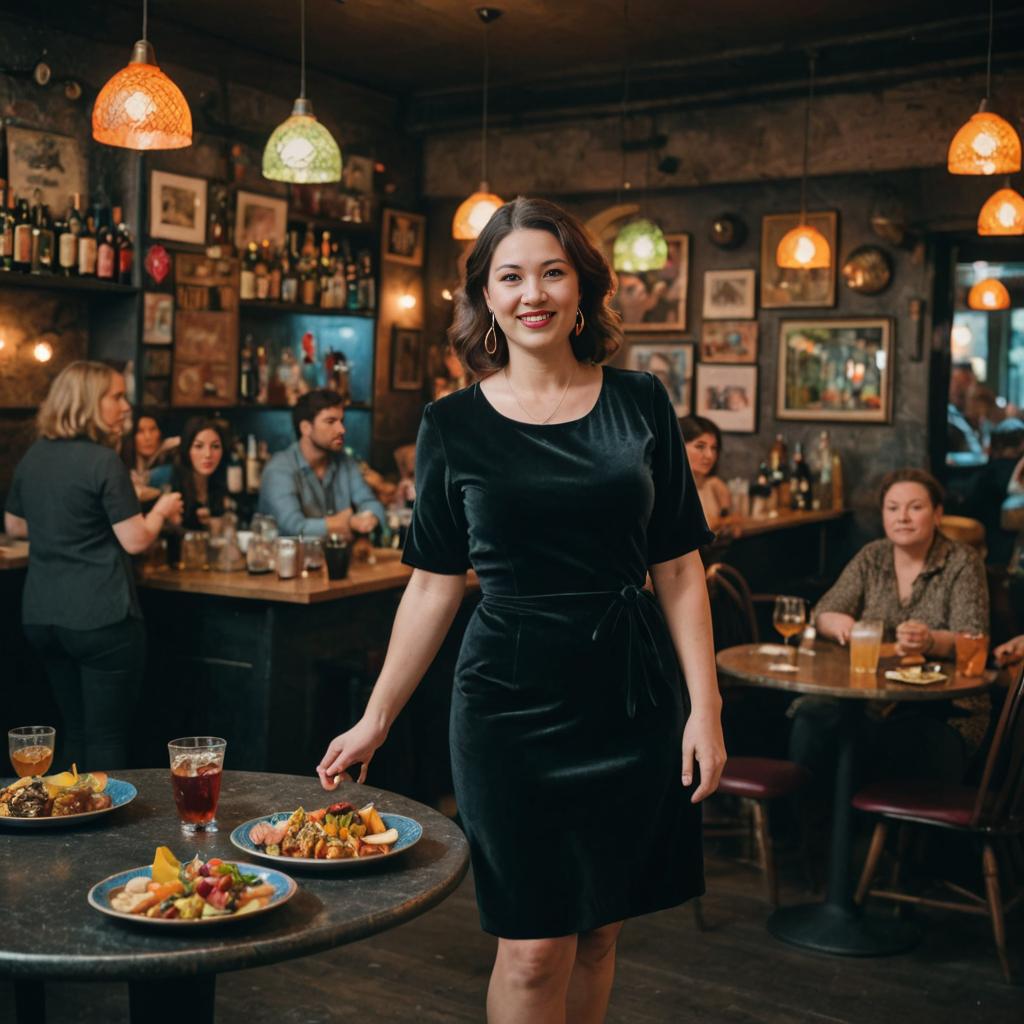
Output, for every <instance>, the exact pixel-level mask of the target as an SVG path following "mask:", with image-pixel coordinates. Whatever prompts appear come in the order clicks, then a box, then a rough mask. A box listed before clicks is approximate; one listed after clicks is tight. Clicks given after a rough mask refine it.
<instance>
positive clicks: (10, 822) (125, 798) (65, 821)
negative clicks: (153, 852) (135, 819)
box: [0, 776, 139, 828]
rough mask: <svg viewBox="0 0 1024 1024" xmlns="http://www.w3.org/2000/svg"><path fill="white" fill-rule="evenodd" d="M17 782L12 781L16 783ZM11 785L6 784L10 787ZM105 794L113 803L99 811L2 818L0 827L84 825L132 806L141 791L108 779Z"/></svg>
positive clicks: (0, 818) (119, 781)
mask: <svg viewBox="0 0 1024 1024" xmlns="http://www.w3.org/2000/svg"><path fill="white" fill-rule="evenodd" d="M14 781H15V780H13V779H12V780H11V782H14ZM10 784H11V783H5V786H6V785H10ZM103 792H104V793H106V794H107V796H109V797H110V799H111V801H112V803H111V805H110V806H109V807H104V808H103V809H102V810H99V811H86V812H85V813H84V814H64V815H59V816H57V817H50V818H2V817H0V827H4V826H10V827H11V828H65V827H67V826H68V825H84V824H85V823H86V822H88V821H92V820H93V819H94V818H100V817H102V816H103V815H104V814H110V813H111V812H112V811H116V810H118V809H119V808H121V807H124V806H126V805H127V804H130V803H131V802H132V801H133V800H134V799H135V798H136V797H137V796H138V795H139V791H138V790H137V789H136V788H135V787H134V786H133V785H132V784H131V783H130V782H125V781H124V780H123V779H112V778H110V777H109V776H108V777H107V785H106V786H105V787H104V789H103Z"/></svg>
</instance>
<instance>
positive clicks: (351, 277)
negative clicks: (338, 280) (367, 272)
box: [345, 249, 359, 310]
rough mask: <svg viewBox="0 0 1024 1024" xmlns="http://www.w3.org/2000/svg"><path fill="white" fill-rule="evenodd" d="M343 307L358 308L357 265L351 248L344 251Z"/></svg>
mask: <svg viewBox="0 0 1024 1024" xmlns="http://www.w3.org/2000/svg"><path fill="white" fill-rule="evenodd" d="M345 308H346V309H351V310H358V309H359V266H358V264H357V263H356V261H355V260H354V259H353V258H352V250H351V249H347V250H346V253H345Z"/></svg>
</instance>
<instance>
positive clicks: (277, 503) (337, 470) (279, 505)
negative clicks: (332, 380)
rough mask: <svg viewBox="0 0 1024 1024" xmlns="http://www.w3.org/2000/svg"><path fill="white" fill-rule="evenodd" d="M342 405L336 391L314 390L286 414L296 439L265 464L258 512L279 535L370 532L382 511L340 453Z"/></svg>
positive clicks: (355, 469) (350, 462)
mask: <svg viewBox="0 0 1024 1024" xmlns="http://www.w3.org/2000/svg"><path fill="white" fill-rule="evenodd" d="M344 418H345V407H344V403H343V401H342V397H341V395H339V394H338V393H337V392H336V391H328V390H326V389H319V390H316V391H309V392H307V393H306V394H304V395H302V396H301V397H300V398H299V401H298V403H297V404H296V405H295V408H294V409H293V410H292V422H293V423H294V424H295V433H296V435H297V436H298V441H296V442H295V443H294V444H293V445H290V446H289V447H288V448H285V450H284V451H281V452H278V453H277V454H276V455H275V456H274V457H273V458H272V459H271V460H270V462H268V463H267V465H266V468H265V469H264V470H263V478H262V480H261V482H260V501H259V511H260V512H262V513H264V514H265V515H272V516H273V517H274V518H275V519H276V520H277V524H278V527H279V529H280V531H281V533H282V534H289V535H293V536H298V535H299V534H305V535H306V536H323V535H324V534H328V533H337V534H340V535H341V536H342V537H344V538H346V539H349V540H350V539H351V537H352V533H353V531H356V532H357V533H370V532H371V531H372V530H373V528H374V527H375V526H376V525H377V524H378V523H379V522H382V521H383V519H384V507H383V506H382V505H381V503H380V502H379V501H378V500H377V498H376V496H375V495H374V493H373V491H372V490H371V489H370V486H369V484H367V483H366V481H365V480H364V479H363V477H362V474H361V473H360V472H359V467H358V466H357V465H356V463H355V461H354V460H353V459H351V458H349V456H348V455H346V454H345V425H344V422H343V420H344Z"/></svg>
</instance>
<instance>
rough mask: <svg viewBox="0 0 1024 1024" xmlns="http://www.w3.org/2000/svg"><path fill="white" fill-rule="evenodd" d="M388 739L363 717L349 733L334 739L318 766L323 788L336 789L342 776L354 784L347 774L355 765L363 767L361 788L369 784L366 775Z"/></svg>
mask: <svg viewBox="0 0 1024 1024" xmlns="http://www.w3.org/2000/svg"><path fill="white" fill-rule="evenodd" d="M386 739H387V733H386V732H382V731H381V730H380V729H379V728H378V727H377V726H376V725H374V724H373V723H372V722H371V721H370V720H369V719H368V718H366V716H365V715H364V716H363V717H362V718H360V719H359V721H358V722H356V724H355V725H353V726H352V728H351V729H349V730H348V732H343V733H342V734H341V735H340V736H335V737H334V739H333V740H331V742H330V743H329V744H328V746H327V753H325V754H324V756H323V757H322V758H321V759H320V763H319V764H318V765H317V766H316V773H317V775H318V776H320V785H321V786H323V788H324V789H328V790H331V789H337V788H338V782H337V781H336V777H337V776H339V775H340V776H341V777H342V778H344V779H347V780H348V781H351V778H350V777H349V775H348V774H347V771H348V769H349V768H350V767H351V766H352V765H354V764H358V765H360V768H359V778H358V779H357V780H356V781H358V782H359V784H360V785H362V784H363V783H364V782H365V781H366V772H367V769H368V768H369V767H370V761H371V759H372V758H373V755H374V754H375V753H376V751H377V748H378V747H379V746H381V744H382V743H383V742H384V741H385V740H386Z"/></svg>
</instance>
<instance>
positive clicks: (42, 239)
mask: <svg viewBox="0 0 1024 1024" xmlns="http://www.w3.org/2000/svg"><path fill="white" fill-rule="evenodd" d="M34 198H35V200H36V201H35V204H34V205H33V207H32V266H31V273H33V274H52V273H53V248H54V245H53V224H52V222H51V221H50V211H49V210H48V209H47V207H46V204H45V203H44V202H43V194H42V192H41V191H40V190H39V189H36V191H35V197H34Z"/></svg>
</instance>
